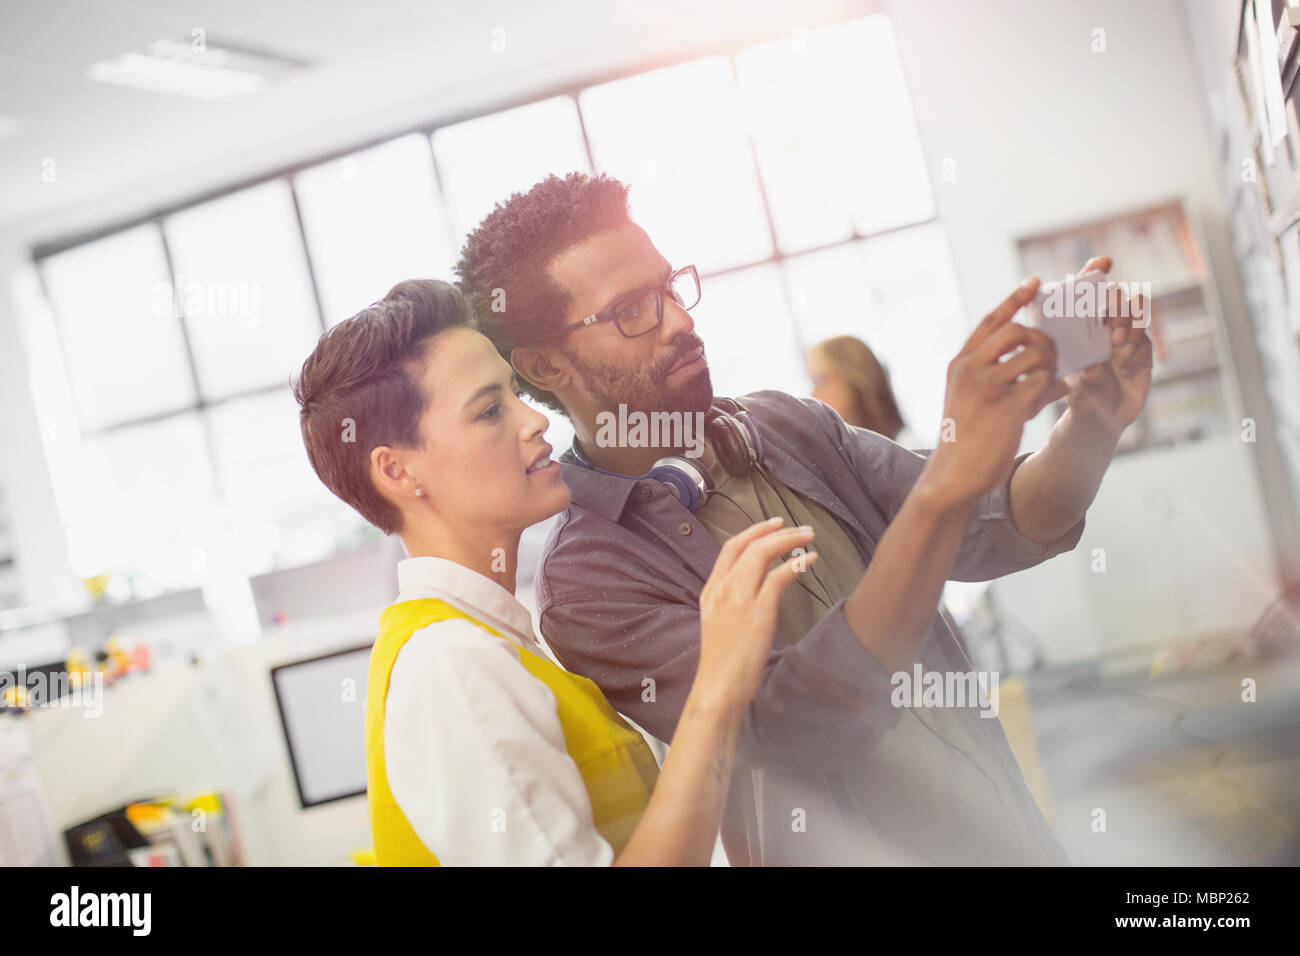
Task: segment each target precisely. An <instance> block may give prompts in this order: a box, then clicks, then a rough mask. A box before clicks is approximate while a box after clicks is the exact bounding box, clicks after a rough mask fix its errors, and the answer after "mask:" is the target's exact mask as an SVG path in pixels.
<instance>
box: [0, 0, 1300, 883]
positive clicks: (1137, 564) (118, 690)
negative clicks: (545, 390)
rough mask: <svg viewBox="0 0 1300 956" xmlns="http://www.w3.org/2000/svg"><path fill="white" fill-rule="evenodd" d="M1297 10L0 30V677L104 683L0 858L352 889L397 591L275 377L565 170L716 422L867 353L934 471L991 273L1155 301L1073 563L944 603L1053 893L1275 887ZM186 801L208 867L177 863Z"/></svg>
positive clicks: (377, 542) (32, 742)
mask: <svg viewBox="0 0 1300 956" xmlns="http://www.w3.org/2000/svg"><path fill="white" fill-rule="evenodd" d="M1294 6H1295V5H1294V3H1291V4H1288V3H1287V2H1285V0H1276V2H1274V0H1247V2H1245V3H1242V2H1241V0H1137V2H1133V0H1088V2H1082V3H1067V2H1048V3H1042V2H1030V0H981V2H980V3H960V2H952V0H881V2H872V0H856V2H849V0H805V2H801V3H799V4H792V3H779V2H765V0H751V2H746V3H740V2H732V0H725V2H694V3H686V2H681V0H664V2H662V3H658V4H654V5H645V4H639V3H631V2H623V0H618V2H608V0H606V2H596V0H567V2H556V3H546V4H531V3H525V2H522V0H483V2H475V3H468V2H464V3H459V2H398V0H379V2H372V3H366V4H356V3H346V2H341V0H328V2H321V0H317V2H313V3H306V2H301V0H286V2H281V3H277V4H261V3H253V2H245V0H240V2H225V3H215V2H190V0H185V2H162V0H130V2H128V0H106V2H93V3H92V2H89V0H60V2H54V3H50V2H36V0H7V2H6V3H4V4H3V5H2V6H0V77H2V78H3V83H2V84H0V171H2V172H3V175H0V289H3V294H0V408H3V414H2V415H0V449H2V451H0V670H3V671H11V672H17V671H19V670H20V669H22V670H24V671H25V672H27V673H29V674H38V673H41V672H42V671H43V670H44V671H47V672H54V671H57V670H61V669H62V670H66V669H68V663H69V661H70V660H76V661H83V662H85V666H88V667H90V668H91V669H94V668H96V667H105V668H109V669H110V673H109V676H110V678H115V679H112V680H111V681H110V683H109V684H108V686H107V687H106V688H105V690H104V697H103V708H102V715H99V716H96V717H93V718H89V717H88V716H87V714H86V713H85V712H84V710H80V709H78V708H74V707H60V706H56V703H57V702H56V701H53V700H47V701H44V702H43V703H44V706H37V705H39V704H41V703H42V701H40V700H38V699H37V700H32V701H29V702H28V703H29V704H37V705H33V706H28V707H26V708H23V707H20V706H17V703H18V702H16V701H15V700H13V699H10V700H9V701H8V702H7V705H6V712H4V713H0V863H5V864H14V863H30V862H70V861H74V855H73V849H72V848H73V847H74V840H73V839H72V838H71V837H70V836H69V833H76V832H81V831H78V830H77V828H78V827H82V826H83V825H89V824H94V823H95V821H101V822H102V820H103V819H105V818H106V817H105V815H111V814H113V813H118V812H121V811H122V810H123V808H126V807H127V806H128V805H135V806H137V809H136V811H135V812H134V814H133V815H132V816H131V819H132V822H133V823H134V824H135V825H136V827H137V829H139V830H141V832H145V831H146V830H148V831H149V832H151V833H154V834H162V835H159V836H157V838H156V839H153V838H152V837H151V840H152V844H151V845H152V846H153V848H154V849H152V850H150V851H147V852H144V853H138V852H137V853H134V854H133V856H132V859H133V860H135V861H136V862H145V863H159V862H169V863H177V862H179V863H194V862H213V861H216V862H239V863H245V864H249V865H283V864H308V865H354V864H358V863H365V862H366V861H367V857H366V854H365V850H366V848H367V847H368V845H369V842H370V838H369V830H368V821H367V817H366V803H365V796H364V792H362V791H360V790H358V780H359V781H360V786H361V787H362V788H364V767H363V766H362V765H361V763H360V752H361V746H362V743H361V714H362V708H361V704H360V701H359V700H356V699H354V700H351V701H347V700H344V701H342V702H340V701H339V699H338V698H339V694H338V688H339V686H340V682H341V681H342V682H345V683H346V681H348V680H351V679H357V678H359V680H360V687H359V694H364V684H365V682H364V673H365V648H366V646H367V645H368V643H369V641H370V640H371V639H372V637H373V629H374V624H375V620H376V617H377V615H378V613H379V611H380V610H381V609H382V608H383V607H384V606H385V605H387V604H388V603H390V602H391V601H392V599H393V598H394V597H395V594H396V576H395V570H394V565H395V563H396V561H397V560H399V559H400V558H401V557H402V556H403V554H402V549H401V544H400V541H399V540H398V539H396V538H384V537H383V536H382V535H381V534H379V532H377V531H376V530H374V529H373V528H370V527H368V526H367V525H366V524H365V523H364V522H363V521H362V519H361V518H360V517H359V516H357V515H356V514H355V513H353V512H352V511H350V509H348V508H347V507H346V506H345V505H343V504H342V503H341V502H339V501H338V500H336V499H334V498H333V497H332V496H331V495H330V494H329V493H328V491H327V490H326V489H325V488H324V486H323V485H322V484H321V483H320V482H319V480H318V479H317V478H316V477H315V475H314V474H313V472H312V471H311V469H310V467H309V465H308V463H307V460H306V456H305V453H304V451H303V446H302V441H301V438H300V435H299V432H298V425H297V408H296V405H295V404H294V402H293V399H292V396H291V395H290V392H289V379H290V376H291V375H292V374H294V373H296V372H297V370H298V368H299V367H300V365H301V363H302V360H303V359H304V358H305V357H306V355H307V354H308V353H309V352H310V350H311V348H312V347H313V345H314V343H315V341H316V339H317V337H318V336H319V335H320V334H321V333H322V332H323V331H324V330H325V329H328V328H329V327H330V326H331V325H333V324H334V323H337V322H339V321H341V320H343V319H345V318H347V317H348V316H350V315H352V314H354V313H355V312H357V311H358V310H360V309H361V308H363V307H364V306H366V305H367V304H368V303H370V302H371V301H373V300H375V299H378V298H381V297H382V296H383V294H384V293H385V292H386V291H387V290H388V288H389V287H391V286H392V285H393V284H394V283H396V282H397V281H400V280H402V279H405V278H410V277H434V278H443V279H451V278H452V275H451V267H452V264H453V262H454V260H455V258H456V255H457V252H458V250H459V248H460V246H461V244H462V242H463V239H464V237H465V235H466V233H467V232H468V230H469V229H471V228H472V227H473V226H474V225H475V224H476V223H477V222H478V221H479V220H480V219H481V218H482V216H483V215H485V214H486V213H487V212H488V211H489V210H490V209H491V208H492V206H493V204H494V203H495V202H496V201H497V200H500V199H503V198H505V197H506V196H508V195H509V194H510V193H511V192H513V191H516V190H523V189H526V188H527V187H528V186H530V185H531V184H532V183H533V182H535V181H537V180H539V179H541V178H543V177H544V176H546V175H547V174H549V173H552V172H556V173H561V174H562V173H565V172H569V171H573V170H581V171H605V172H609V173H611V174H613V175H615V176H618V177H619V178H621V179H623V180H625V181H627V182H629V183H630V184H631V202H632V212H633V215H634V217H635V218H636V219H637V220H638V221H639V222H640V223H641V224H642V225H643V226H644V227H645V228H646V229H647V231H648V232H649V234H650V236H651V238H652V239H653V240H654V241H655V242H656V244H657V245H658V246H659V248H660V249H661V251H662V252H663V253H664V254H665V255H666V256H667V257H668V258H669V260H670V261H672V262H673V263H674V264H685V263H687V262H694V263H695V264H696V265H697V266H698V268H699V271H700V274H701V277H702V288H703V298H702V300H701V302H700V305H699V306H698V307H697V308H696V309H695V310H693V313H692V316H693V318H694V319H695V322H696V325H697V330H698V331H699V333H700V334H701V335H702V336H703V338H704V340H705V342H706V345H707V347H708V355H709V360H710V365H711V368H712V370H713V380H714V385H715V391H716V392H717V393H718V394H721V395H742V394H744V393H746V392H748V391H753V390H757V389H763V388H776V389H782V390H785V391H788V392H791V393H793V394H797V395H807V394H809V393H810V391H811V387H812V386H811V382H810V379H809V374H808V371H807V369H806V367H805V364H804V352H805V350H806V349H807V348H809V347H810V346H811V345H813V344H814V343H816V342H818V341H821V340H823V339H826V338H828V337H830V336H834V335H841V334H850V335H854V336H857V337H859V338H861V339H862V340H864V341H865V342H867V343H868V344H869V345H870V346H871V348H872V349H873V350H874V351H875V352H876V354H877V355H878V356H879V357H880V359H881V360H882V362H883V363H884V364H885V365H886V366H887V368H888V369H889V372H890V376H891V380H892V383H893V386H894V389H895V391H896V394H897V395H898V399H899V403H900V406H901V411H902V415H903V418H904V420H905V421H906V423H907V425H908V427H909V428H910V429H911V430H912V431H913V432H914V433H915V434H916V435H917V436H918V437H919V438H920V439H921V441H922V442H923V443H925V444H926V445H927V447H929V446H931V445H932V444H933V443H934V442H935V441H936V440H937V437H938V434H939V423H940V419H941V410H942V405H943V391H944V377H945V370H946V366H947V363H948V361H949V360H950V358H951V357H952V356H953V355H954V354H955V353H956V351H957V350H958V348H960V346H961V344H962V342H963V341H964V340H965V338H966V336H967V335H968V334H969V332H970V330H971V329H972V328H973V326H974V324H975V323H976V322H977V321H978V320H979V318H980V317H982V316H983V315H984V314H985V313H986V312H988V311H989V310H990V309H991V308H992V307H993V306H994V305H995V304H996V303H997V302H999V301H1000V300H1001V299H1002V298H1004V297H1005V296H1006V295H1007V294H1008V292H1009V291H1010V290H1011V289H1012V288H1013V287H1014V286H1015V284H1016V283H1017V282H1018V281H1019V280H1020V279H1021V278H1022V277H1023V276H1025V275H1029V274H1035V275H1039V276H1040V277H1042V278H1043V279H1044V280H1047V279H1061V278H1064V275H1065V273H1067V272H1069V271H1077V270H1078V269H1079V268H1081V267H1082V265H1083V263H1084V261H1085V260H1086V259H1087V258H1088V257H1089V255H1093V254H1106V255H1110V256H1111V257H1112V258H1113V259H1114V269H1113V272H1112V275H1113V276H1114V277H1116V278H1119V279H1126V280H1127V279H1131V280H1144V281H1150V282H1152V284H1153V291H1154V294H1155V299H1156V325H1155V326H1154V327H1153V335H1154V336H1155V338H1156V341H1157V366H1156V372H1155V381H1154V384H1153V387H1152V391H1151V396H1150V398H1149V400H1148V403H1147V409H1146V411H1145V412H1144V415H1143V417H1142V419H1140V420H1139V422H1138V423H1136V424H1135V425H1134V426H1133V427H1131V428H1130V429H1129V431H1128V432H1127V433H1126V435H1125V437H1124V441H1123V445H1122V447H1121V453H1120V454H1119V456H1117V458H1116V460H1115V462H1114V463H1113V464H1112V466H1111V468H1110V471H1109V473H1108V474H1107V476H1106V479H1105V482H1104V484H1103V486H1102V488H1101V491H1100V494H1099V495H1098V498H1097V500H1096V502H1095V503H1094V505H1093V506H1092V508H1091V509H1090V510H1089V512H1088V517H1087V526H1086V530H1085V531H1084V534H1083V538H1082V540H1081V541H1080V543H1079V545H1078V547H1077V548H1075V549H1074V550H1073V551H1071V552H1069V553H1067V554H1064V555H1061V556H1060V557H1058V558H1056V559H1054V560H1051V561H1049V562H1047V563H1045V564H1043V565H1041V566H1040V567H1037V568H1035V569H1032V570H1030V571H1027V572H1023V573H1020V574H1017V575H1014V576H1011V577H1008V578H1004V579H1001V580H998V581H996V582H994V583H993V584H991V585H989V586H987V587H986V586H983V585H961V586H957V585H954V586H953V587H952V588H951V590H950V591H949V593H948V594H947V596H946V600H947V603H948V606H949V608H950V610H951V611H952V613H953V614H954V616H955V617H956V618H957V619H958V621H959V622H960V623H961V625H962V629H963V632H964V634H965V635H966V638H967V641H968V643H969V644H970V646H971V650H972V655H973V657H974V659H975V663H976V664H977V666H980V667H982V668H985V669H989V670H996V671H999V672H1000V673H1001V675H1002V679H1003V682H1004V691H1003V697H1004V700H1003V722H1004V724H1005V726H1006V729H1007V733H1008V736H1009V738H1010V739H1011V741H1012V743H1013V746H1014V747H1015V749H1016V752H1017V756H1018V757H1019V759H1020V762H1021V765H1022V769H1023V770H1024V772H1025V775H1026V779H1027V781H1028V782H1029V784H1030V787H1031V789H1032V790H1033V791H1034V793H1035V795H1036V796H1037V797H1038V799H1039V801H1040V804H1041V805H1042V806H1043V809H1044V811H1045V813H1046V815H1047V816H1048V819H1049V820H1050V821H1051V822H1052V824H1053V826H1054V828H1055V829H1056V831H1057V833H1058V834H1059V836H1060V837H1061V840H1062V842H1063V844H1064V845H1065V847H1066V849H1067V851H1068V852H1069V853H1070V855H1071V858H1072V860H1074V862H1076V863H1081V864H1105V863H1118V864H1139V865H1140V864H1153V863H1167V864H1195V863H1205V864H1225V865H1258V864H1276V863H1295V862H1297V860H1300V836H1298V834H1297V827H1298V826H1300V796H1298V795H1300V733H1297V730H1298V729H1300V662H1298V661H1297V659H1296V658H1297V656H1300V655H1297V654H1295V650H1296V644H1297V631H1296V625H1295V620H1296V618H1295V608H1296V605H1295V603H1294V602H1295V588H1296V586H1297V584H1300V532H1298V530H1297V529H1298V528H1300V517H1298V512H1297V502H1298V501H1300V339H1298V338H1297V335H1298V333H1300V226H1298V225H1297V222H1300V172H1298V170H1300V129H1298V128H1297V125H1296V112H1295V110H1296V99H1295V97H1294V96H1288V95H1287V94H1288V93H1289V92H1291V87H1290V84H1289V82H1288V77H1289V79H1290V80H1294V77H1295V73H1294V71H1293V70H1291V69H1289V67H1293V66H1294V65H1295V59H1296V58H1295V57H1294V56H1291V57H1289V58H1288V57H1287V50H1288V49H1289V46H1290V44H1291V42H1292V38H1293V36H1294V34H1295V33H1296V30H1295V28H1294V27H1289V28H1288V17H1291V16H1294V14H1292V13H1291V12H1290V10H1294ZM1288 8H1289V9H1288ZM1265 19H1268V20H1270V21H1271V26H1270V27H1261V26H1260V24H1261V23H1262V22H1263V21H1264V20H1265ZM1291 22H1295V21H1294V20H1292V21H1291ZM1270 39H1271V41H1272V45H1271V46H1270V45H1269V42H1268V41H1269V40H1270ZM1298 46H1300V44H1298ZM1292 52H1294V51H1292ZM1270 69H1271V70H1272V74H1271V75H1270V73H1269V71H1270ZM1278 80H1280V81H1281V84H1282V86H1283V89H1282V90H1281V91H1280V93H1279V91H1278V89H1277V88H1276V85H1275V84H1276V82H1277V81H1278ZM1059 413H1060V408H1048V409H1045V410H1044V411H1043V413H1042V414H1041V415H1040V416H1039V417H1038V418H1037V419H1035V420H1034V421H1033V422H1032V423H1031V425H1030V427H1029V428H1028V429H1027V431H1026V435H1025V439H1024V449H1025V450H1029V449H1032V448H1036V447H1039V446H1041V444H1042V442H1043V441H1044V440H1045V438H1046V436H1047V434H1048V432H1049V431H1050V429H1051V426H1052V423H1053V422H1054V421H1055V417H1056V416H1057V415H1059ZM550 418H551V427H550V430H549V432H548V435H547V438H548V440H549V441H550V442H551V443H552V444H553V445H555V446H556V448H557V449H562V448H564V447H567V444H568V441H569V439H570V438H571V435H572V433H571V431H570V429H569V428H568V426H567V423H566V422H565V421H564V420H563V419H562V418H561V417H560V416H557V415H554V414H551V415H550ZM545 531H546V527H545V526H538V527H536V528H534V529H530V532H529V534H528V535H527V537H526V539H525V542H524V548H523V552H522V556H523V562H522V563H523V567H522V568H521V572H520V580H519V597H520V598H521V600H523V601H524V602H525V603H526V604H528V605H529V606H532V603H533V594H532V569H533V567H534V566H535V561H536V557H537V553H538V550H539V549H540V546H541V543H542V540H543V538H544V534H545ZM1288 593H1289V594H1290V595H1291V598H1290V601H1291V603H1289V604H1288V597H1287V595H1288ZM1243 681H1247V682H1248V683H1249V686H1250V687H1252V688H1254V691H1255V693H1256V699H1254V700H1253V701H1244V700H1243V695H1244V691H1243V686H1244V685H1243ZM660 752H662V751H660ZM144 805H147V806H149V807H151V808H152V809H151V810H150V811H148V812H146V811H144V810H141V809H139V807H140V806H144ZM195 805H201V806H204V807H208V808H211V809H213V811H214V812H215V813H217V814H218V815H221V816H223V817H225V818H227V821H228V824H229V830H230V833H229V840H228V841H227V844H226V845H224V846H222V847H215V841H214V846H213V847H208V848H207V849H206V851H204V852H196V849H195V847H194V846H193V845H190V844H187V843H186V838H184V837H178V836H176V835H175V834H174V833H171V831H170V830H168V826H167V819H168V814H169V812H170V813H171V815H172V816H175V811H176V810H177V808H181V809H184V808H187V807H192V806H195ZM1098 809H1101V810H1103V811H1104V820H1105V823H1104V828H1101V829H1099V828H1098V825H1097V821H1098V815H1097V811H1098ZM187 819H188V817H187ZM142 821H143V822H142ZM149 827H152V828H153V829H152V830H149ZM173 829H175V828H173ZM181 829H185V828H181ZM200 850H203V848H200ZM716 856H717V857H718V862H720V863H721V862H723V860H724V858H722V857H721V855H720V854H719V855H716Z"/></svg>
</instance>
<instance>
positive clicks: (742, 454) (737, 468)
mask: <svg viewBox="0 0 1300 956" xmlns="http://www.w3.org/2000/svg"><path fill="white" fill-rule="evenodd" d="M704 436H705V438H707V439H708V440H709V444H710V446H711V447H712V448H713V452H714V454H715V455H716V456H717V459H718V461H719V462H721V463H722V467H723V468H725V469H726V470H727V474H729V475H747V474H749V472H750V471H751V470H752V469H753V468H755V467H756V466H758V465H761V464H762V463H763V436H762V434H761V433H760V432H759V430H758V426H757V425H756V424H754V419H753V417H752V416H751V415H750V414H749V411H748V410H747V409H746V408H745V406H744V405H742V404H740V402H737V401H735V400H734V399H730V398H715V399H714V400H713V405H712V407H710V408H709V411H708V412H707V414H706V418H705V422H704ZM573 459H574V461H575V462H576V463H577V464H579V465H581V466H582V467H583V468H590V469H591V470H592V471H598V472H600V473H601V474H602V475H613V476H614V477H616V478H632V479H634V480H638V481H639V480H641V479H643V478H650V479H653V480H654V481H659V482H662V483H663V484H664V485H665V486H667V488H668V490H669V491H671V492H672V493H673V496H674V497H676V498H677V500H678V501H680V502H681V503H682V504H683V505H684V506H685V507H686V508H687V509H688V510H690V511H698V510H699V508H700V506H701V505H703V504H704V503H705V502H706V501H708V500H709V498H710V496H712V494H713V492H714V490H715V485H714V483H713V476H712V475H711V474H709V469H708V466H707V465H705V464H704V462H703V461H701V460H700V459H698V458H683V457H680V456H677V455H668V456H666V457H664V458H660V459H659V460H658V461H656V462H655V463H654V465H653V467H651V469H650V470H649V471H647V472H646V473H645V474H644V475H621V474H619V473H618V472H616V471H606V470H605V469H604V468H597V467H596V466H595V465H593V464H592V463H591V462H589V461H587V459H586V458H585V457H584V456H583V454H582V448H581V446H580V445H579V444H578V440H577V439H576V438H575V439H574V440H573Z"/></svg>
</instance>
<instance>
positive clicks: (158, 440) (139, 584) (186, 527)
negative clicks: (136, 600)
mask: <svg viewBox="0 0 1300 956" xmlns="http://www.w3.org/2000/svg"><path fill="white" fill-rule="evenodd" d="M75 483H76V486H77V487H72V488H69V487H68V485H67V483H64V484H63V487H62V488H59V482H58V481H57V479H56V490H61V491H64V492H65V494H63V495H61V500H60V506H61V508H62V509H63V511H64V514H65V515H67V519H68V539H69V540H68V543H69V549H70V551H71V557H72V561H73V566H74V567H75V568H76V570H77V573H78V574H81V575H85V576H89V575H94V574H101V573H105V572H109V573H115V574H124V575H129V576H130V577H131V589H132V595H133V596H134V597H147V596H149V595H151V594H158V593H161V592H163V591H165V590H170V589H173V588H181V587H189V586H193V585H195V584H197V583H198V582H199V581H200V580H201V578H202V575H203V572H204V561H205V557H204V555H205V553H206V550H207V543H208V542H209V541H210V540H211V539H212V536H213V534H214V533H218V532H217V527H218V526H219V523H220V513H219V510H218V509H217V507H216V504H215V498H214V494H213V483H212V462H211V458H210V457H209V455H208V450H207V444H206V440H205V438H204V434H203V428H202V424H201V423H200V421H199V416H198V413H196V412H191V413H188V414H185V415H178V416H174V417H171V418H165V419H162V420H161V421H157V422H151V423H149V424H146V425H135V426H132V427H130V428H122V429H118V430H114V431H112V432H109V433H107V434H105V435H101V436H98V437H95V438H91V439H88V440H87V441H86V442H85V444H84V446H83V448H82V468H81V470H80V471H79V473H78V474H77V476H76V482H75Z"/></svg>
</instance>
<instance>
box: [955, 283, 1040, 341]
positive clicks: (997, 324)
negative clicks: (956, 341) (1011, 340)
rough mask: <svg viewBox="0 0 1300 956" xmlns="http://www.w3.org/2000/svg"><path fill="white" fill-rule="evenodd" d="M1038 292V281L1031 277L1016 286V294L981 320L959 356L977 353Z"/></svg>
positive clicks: (999, 304) (1007, 298) (1011, 295)
mask: <svg viewBox="0 0 1300 956" xmlns="http://www.w3.org/2000/svg"><path fill="white" fill-rule="evenodd" d="M1037 291H1038V279H1037V277H1034V276H1031V277H1030V278H1028V279H1026V280H1025V281H1024V282H1022V283H1020V285H1018V286H1016V289H1015V291H1014V292H1012V293H1011V294H1010V295H1009V296H1007V297H1006V298H1005V299H1003V300H1002V301H1001V302H1000V303H998V306H997V308H995V309H994V310H993V311H992V312H990V313H989V314H988V315H986V316H984V318H983V319H981V320H980V324H979V325H977V326H975V331H974V332H972V333H971V334H970V338H968V339H967V340H966V344H965V345H963V346H962V348H961V351H960V352H958V353H957V354H958V355H968V354H970V353H971V352H973V351H975V350H976V349H977V348H979V347H980V345H981V344H983V342H984V340H985V339H987V338H988V337H989V336H990V335H992V334H993V333H994V332H996V331H997V330H998V329H999V328H1001V327H1002V326H1004V325H1006V324H1007V323H1008V322H1010V321H1011V317H1012V316H1013V315H1015V314H1016V313H1017V312H1019V311H1020V310H1021V308H1023V307H1024V306H1025V304H1026V303H1028V302H1029V300H1030V299H1032V298H1033V297H1034V293H1035V292H1037Z"/></svg>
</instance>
